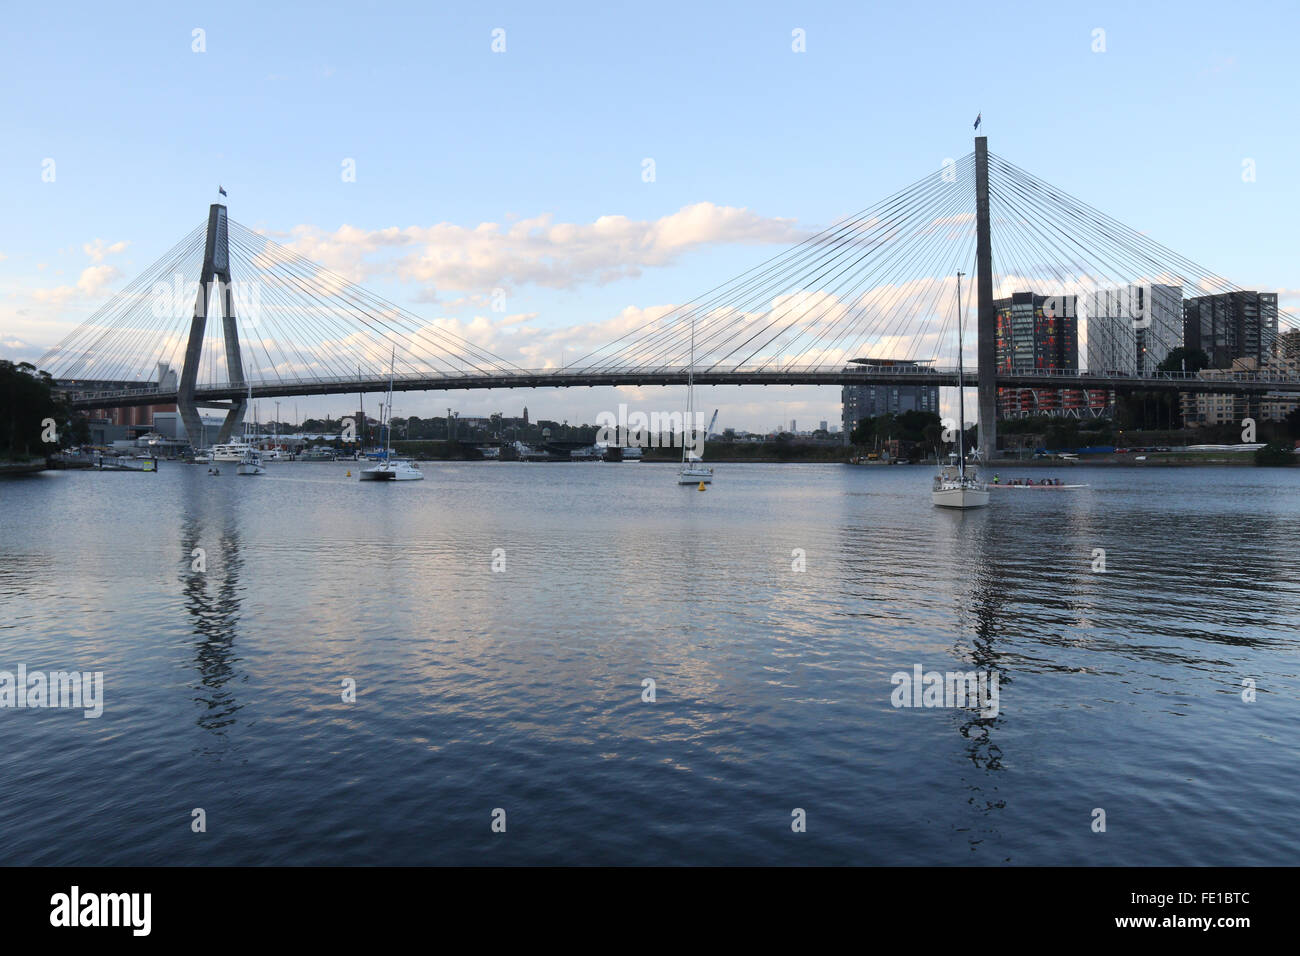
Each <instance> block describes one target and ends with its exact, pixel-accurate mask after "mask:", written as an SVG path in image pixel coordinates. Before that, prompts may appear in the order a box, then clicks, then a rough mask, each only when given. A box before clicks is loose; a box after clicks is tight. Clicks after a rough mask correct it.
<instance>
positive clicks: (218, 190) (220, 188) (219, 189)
mask: <svg viewBox="0 0 1300 956" xmlns="http://www.w3.org/2000/svg"><path fill="white" fill-rule="evenodd" d="M975 125H977V126H978V125H979V124H978V123H976V124H975ZM217 192H219V193H221V195H223V196H224V195H225V194H226V190H225V188H224V187H222V186H220V185H218V186H217Z"/></svg>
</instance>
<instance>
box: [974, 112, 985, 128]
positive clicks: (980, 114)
mask: <svg viewBox="0 0 1300 956" xmlns="http://www.w3.org/2000/svg"><path fill="white" fill-rule="evenodd" d="M983 115H984V114H983V113H976V114H975V128H976V129H979V128H980V117H981V116H983Z"/></svg>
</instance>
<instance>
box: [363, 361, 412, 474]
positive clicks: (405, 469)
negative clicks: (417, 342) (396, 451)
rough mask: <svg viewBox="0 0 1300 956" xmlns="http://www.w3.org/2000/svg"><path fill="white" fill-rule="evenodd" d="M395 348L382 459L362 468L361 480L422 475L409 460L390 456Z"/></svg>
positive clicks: (389, 367)
mask: <svg viewBox="0 0 1300 956" xmlns="http://www.w3.org/2000/svg"><path fill="white" fill-rule="evenodd" d="M396 356H397V349H393V358H392V359H390V360H389V365H388V428H386V429H385V434H384V460H383V461H381V462H379V463H378V464H377V465H374V466H372V467H370V468H363V469H362V470H361V473H360V475H359V478H360V480H361V481H419V480H420V479H422V478H423V477H424V472H422V471H420V469H419V468H416V467H415V466H414V465H413V464H411V463H410V462H409V461H406V460H405V459H402V458H393V457H392V444H393V363H394V361H395V360H396Z"/></svg>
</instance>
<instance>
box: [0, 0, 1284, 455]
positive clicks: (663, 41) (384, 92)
mask: <svg viewBox="0 0 1300 956" xmlns="http://www.w3.org/2000/svg"><path fill="white" fill-rule="evenodd" d="M1298 11H1300V8H1297V7H1296V5H1295V4H1294V3H1290V4H1288V3H1275V4H1250V3H1237V4H1222V3H1214V4H1209V3H1200V2H1195V0H1193V2H1190V3H1177V4H1173V3H1171V4H1156V3H1143V4H1133V3H1115V4H1111V3H1079V4H1042V3H1014V2H1013V3H998V4H971V3H945V2H938V3H927V4H912V5H908V4H874V3H873V4H866V3H847V2H845V3H808V2H799V3H766V2H746V3H734V4H733V3H709V4H701V3H692V4H685V3H683V4H674V3H659V2H657V3H654V4H637V5H630V4H629V5H611V4H597V3H591V4H577V3H562V2H551V3H547V4H545V5H544V7H543V6H542V5H536V4H524V3H519V4H500V3H498V4H491V3H489V4H481V3H445V4H431V3H428V2H422V3H376V4H367V3H330V2H320V3H313V4H310V5H307V4H302V5H298V4H279V3H275V4H266V3H259V4H249V3H239V2H232V3H227V4H222V5H220V6H217V7H213V6H211V5H206V4H193V5H187V4H183V3H174V2H173V3H163V4H149V3H133V4H129V5H120V4H119V5H109V6H105V5H102V4H94V5H92V4H58V3H51V4H43V5H33V4H22V5H14V6H11V7H10V8H9V9H8V10H7V11H6V28H5V31H4V33H3V35H2V36H0V89H2V90H4V94H3V95H4V99H5V104H4V111H3V116H4V120H3V131H4V135H3V137H2V141H3V143H2V145H0V210H3V212H2V214H0V357H3V358H8V359H11V360H28V361H35V360H36V359H37V358H38V357H39V356H40V355H41V354H43V353H44V352H45V351H46V349H48V348H49V347H51V346H52V345H54V344H55V343H57V342H58V341H59V340H60V339H61V338H62V337H63V336H64V335H66V334H67V333H68V332H69V331H71V330H72V329H73V328H75V327H76V326H77V325H78V324H79V323H80V322H82V321H83V320H84V319H86V318H87V317H88V316H89V315H90V314H91V313H92V312H93V311H94V310H95V309H96V308H97V307H98V306H100V305H102V304H103V303H104V302H105V301H106V300H107V299H108V298H109V297H111V296H112V295H113V294H114V293H115V292H117V291H118V290H120V289H122V288H123V286H125V285H126V283H127V282H129V281H130V279H131V278H133V277H134V276H135V275H137V274H138V273H139V272H140V271H142V270H143V269H144V268H145V267H146V266H147V265H148V264H149V263H151V262H153V261H154V260H155V259H156V258H157V257H158V256H160V255H161V254H162V253H163V252H165V251H166V250H167V249H169V248H170V247H171V246H172V245H173V244H175V243H176V242H177V241H178V240H179V239H180V238H181V237H182V236H184V235H185V234H186V233H188V232H189V231H190V230H191V229H192V228H193V227H194V226H196V225H197V224H199V223H200V222H201V221H203V220H204V219H205V217H206V211H207V206H208V204H209V203H210V202H214V201H217V200H218V199H219V198H220V197H218V195H217V192H216V190H217V185H218V184H220V185H222V186H224V187H225V189H226V191H227V193H228V198H227V199H224V200H222V201H224V202H226V203H227V205H228V206H229V209H230V215H231V217H232V218H234V219H236V220H238V221H239V222H241V223H243V224H245V225H247V226H249V227H251V228H254V229H258V230H264V231H266V232H267V233H269V234H270V235H273V236H275V237H276V238H277V239H279V241H282V242H286V243H288V244H289V245H290V246H292V247H293V248H295V249H296V250H298V251H299V252H301V253H302V254H303V255H305V256H307V257H308V258H311V259H313V260H315V261H317V262H320V263H321V264H323V265H325V266H327V267H329V268H331V269H334V270H336V271H339V272H341V273H342V274H344V275H345V276H347V277H348V278H350V279H353V280H355V281H358V282H360V283H361V284H362V285H364V286H366V287H367V288H369V289H372V290H374V291H375V292H377V293H379V294H381V295H383V296H384V297H386V298H388V299H390V300H392V301H394V302H396V303H398V304H399V305H401V306H403V307H405V308H406V309H408V310H409V311H411V312H412V313H414V314H416V315H418V316H420V317H421V318H424V319H427V320H429V321H438V322H439V323H440V324H444V326H445V327H449V328H457V329H460V330H461V331H462V332H463V333H464V334H466V335H468V336H469V337H470V338H471V339H473V340H475V341H478V342H482V343H484V344H485V345H487V347H489V348H492V350H493V351H496V352H498V354H502V355H503V356H505V357H507V358H511V359H512V360H516V361H518V362H519V363H520V364H524V365H526V366H528V367H539V366H541V365H544V364H552V365H555V364H560V363H562V362H564V361H566V360H568V359H572V358H573V356H574V355H575V354H581V353H582V352H584V351H586V350H587V349H588V348H590V347H593V346H595V345H599V344H601V343H602V342H603V341H604V339H601V338H600V336H601V335H605V336H606V338H608V339H612V338H613V337H614V335H615V334H617V332H616V331H615V330H619V329H624V328H627V327H629V326H630V325H632V324H635V323H636V322H637V321H640V320H642V319H643V318H644V317H645V316H646V315H650V314H655V310H659V311H662V310H664V309H666V308H668V307H671V306H673V305H676V304H680V303H683V302H687V301H690V300H691V299H693V298H695V297H696V296H698V295H699V294H700V293H702V292H704V291H706V290H708V289H710V288H712V287H713V286H715V285H717V284H718V283H719V282H721V281H723V280H724V279H727V278H730V277H731V276H733V275H736V274H738V273H740V272H742V271H744V270H745V269H747V268H749V267H750V266H753V265H755V264H757V263H758V262H760V261H762V260H764V259H767V258H768V257H770V256H772V255H775V254H776V253H778V252H779V251H780V250H782V249H783V248H785V247H786V246H788V245H790V244H792V242H794V241H797V240H798V239H799V238H801V237H802V236H805V235H807V234H809V233H810V232H811V231H813V230H817V229H821V228H824V227H825V226H827V225H829V224H831V223H832V222H834V221H836V220H837V219H838V218H840V217H841V216H844V215H846V214H848V213H850V212H853V211H855V210H858V209H861V208H863V207H866V206H868V205H870V204H872V203H874V202H875V201H876V200H878V199H881V198H883V197H884V196H887V195H889V194H890V193H892V192H894V191H896V190H897V189H899V188H901V187H903V186H905V185H907V184H909V183H912V182H914V181H916V180H917V179H918V178H920V177H921V176H923V175H925V174H927V173H929V172H931V171H933V170H935V169H937V168H939V167H940V166H941V164H942V163H943V162H944V160H945V159H948V158H952V157H961V156H963V155H965V154H966V153H968V152H969V151H970V150H971V149H972V148H973V142H972V137H973V135H974V134H973V132H972V122H973V120H974V118H975V116H976V115H977V114H981V115H982V117H983V121H982V125H981V129H980V132H981V133H983V134H986V135H987V136H988V137H989V145H990V149H992V150H993V151H994V152H996V153H998V154H1000V155H1001V156H1004V157H1006V158H1008V159H1010V160H1011V161H1013V162H1015V163H1016V164H1017V165H1019V166H1021V167H1023V168H1025V169H1027V170H1029V171H1031V172H1033V173H1034V174H1035V175H1037V176H1039V177H1041V178H1043V179H1045V180H1047V181H1049V182H1051V183H1053V184H1055V185H1057V186H1059V187H1061V188H1062V189H1064V190H1065V191H1067V192H1069V193H1071V194H1073V195H1074V196H1077V197H1079V198H1081V199H1083V200H1085V201H1087V202H1089V203H1090V204H1092V205H1094V206H1096V207H1098V208H1100V209H1103V210H1105V211H1106V212H1108V213H1110V214H1111V215H1113V216H1115V217H1116V218H1117V219H1119V220H1121V221H1123V222H1125V223H1127V224H1129V225H1131V226H1134V227H1135V228H1138V229H1141V230H1143V231H1144V232H1145V233H1147V234H1148V235H1150V236H1151V237H1153V238H1154V239H1156V240H1158V241H1160V242H1162V243H1164V244H1165V245H1168V246H1171V247H1173V248H1176V249H1177V250H1178V251H1180V252H1182V253H1183V254H1185V255H1186V256H1187V257H1188V258H1190V259H1192V260H1194V261H1196V262H1199V263H1202V264H1204V265H1206V266H1209V267H1210V268H1212V269H1213V270H1215V271H1216V272H1218V273H1219V274H1221V275H1224V276H1227V277H1228V278H1230V279H1231V280H1232V281H1234V282H1236V283H1237V284H1238V285H1241V286H1243V287H1246V288H1260V289H1269V290H1276V291H1279V292H1281V293H1282V301H1283V304H1284V305H1290V306H1295V305H1297V304H1300V275H1297V269H1298V268H1300V267H1298V266H1297V264H1296V259H1295V256H1294V255H1293V251H1294V245H1295V240H1294V238H1293V236H1294V224H1295V222H1296V221H1297V214H1298V213H1300V189H1297V188H1296V184H1297V183H1298V182H1300V127H1297V125H1296V123H1295V120H1294V117H1295V103H1296V94H1297V87H1298V86H1300V84H1298V83H1297V81H1296V80H1295V78H1294V75H1293V65H1292V60H1293V55H1294V44H1295V40H1296V35H1297V29H1296V28H1297V26H1298V25H1300V12H1298ZM195 31H201V32H200V33H197V34H196V32H195ZM494 31H504V33H503V34H502V33H499V32H494ZM796 31H802V33H801V34H796ZM800 36H801V37H802V39H803V44H802V45H803V49H802V50H797V49H796V47H797V46H799V43H798V42H797V40H798V39H799V37H800ZM503 40H504V50H502V49H500V48H501V46H502V41H503ZM200 41H201V42H200ZM494 42H495V44H496V46H497V48H498V49H497V50H495V51H494V49H493V45H494ZM199 47H201V48H202V49H198V48H199ZM646 160H653V164H654V176H653V180H652V181H647V179H646V176H645V175H644V171H645V169H646V165H645V161H646ZM349 161H351V168H352V169H353V170H354V171H355V176H354V177H353V178H352V179H351V180H349V178H348V177H347V176H346V175H345V172H346V171H347V169H348V163H349ZM1247 164H1249V167H1250V168H1251V169H1253V176H1247V175H1244V171H1245V170H1246V169H1247ZM395 243H396V244H398V245H397V246H396V247H395ZM395 248H400V253H401V254H398V255H394V249H395ZM495 290H504V296H505V303H506V307H505V308H504V310H501V311H494V310H492V309H491V308H490V306H489V302H490V301H491V296H492V294H493V292H494V291H495ZM611 332H612V333H614V334H610V333H611ZM968 354H969V353H968ZM954 394H955V393H954ZM681 400H682V399H681V390H680V389H662V388H654V389H640V390H638V389H618V390H615V389H590V390H588V389H581V390H568V391H564V390H561V391H539V392H509V391H490V392H488V391H484V392H467V393H453V394H450V395H448V394H447V393H428V394H420V395H416V394H411V395H404V396H402V397H401V400H400V402H399V407H398V409H397V414H399V415H410V414H418V415H431V414H440V413H442V412H443V410H444V409H446V408H447V407H448V405H450V406H451V407H453V408H455V409H456V410H458V411H459V412H460V413H461V414H462V415H466V416H470V415H486V414H490V413H491V412H494V411H502V412H504V413H505V414H507V415H517V414H519V412H520V410H521V409H522V407H523V406H524V405H528V406H529V413H530V417H532V418H533V419H534V420H535V419H538V418H555V419H557V420H563V419H567V420H568V421H570V422H580V421H586V422H591V421H594V420H595V416H596V413H597V412H599V411H602V410H612V409H616V408H617V405H618V404H619V403H620V402H628V403H630V404H632V405H634V406H637V407H642V408H645V409H646V410H647V411H648V410H651V409H664V410H668V409H672V408H676V407H679V406H680V404H681ZM700 403H701V405H708V406H709V407H710V408H712V407H717V408H719V409H720V414H719V423H718V427H719V428H724V427H734V428H744V429H754V430H767V429H770V428H772V427H773V426H775V425H777V424H778V423H788V422H789V421H790V420H791V419H796V420H797V421H798V422H799V427H800V428H801V429H803V428H808V427H812V426H814V425H815V424H816V423H817V422H818V421H820V420H823V419H825V420H828V421H830V422H837V421H838V420H839V415H840V413H839V408H840V404H839V390H838V389H834V388H814V387H796V388H789V387H786V388H774V387H767V388H757V387H750V388H740V389H736V388H731V389H728V388H710V389H708V390H707V391H706V392H705V394H704V395H703V397H702V398H701V400H700ZM296 404H297V406H298V408H299V410H300V413H301V414H303V415H306V414H308V413H317V412H331V413H333V414H336V415H337V414H343V413H345V412H347V411H351V408H350V407H349V406H350V404H352V402H351V400H349V399H347V398H344V397H339V398H335V399H312V400H306V399H303V400H301V401H298V402H297V403H296ZM267 411H268V410H267V409H262V415H261V417H262V418H263V420H265V419H266V418H267V417H268V414H267ZM283 413H284V409H283V400H282V414H283Z"/></svg>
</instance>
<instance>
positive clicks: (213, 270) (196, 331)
mask: <svg viewBox="0 0 1300 956" xmlns="http://www.w3.org/2000/svg"><path fill="white" fill-rule="evenodd" d="M214 279H215V280H217V287H216V292H217V297H218V299H219V300H220V302H221V324H222V335H223V338H224V339H225V343H226V371H227V375H228V377H229V380H230V382H231V384H234V385H243V384H244V363H243V359H242V358H241V357H240V353H239V329H238V328H237V327H236V325H235V300H234V297H233V294H232V290H231V287H230V242H229V226H228V222H227V219H226V207H225V206H223V205H221V204H220V203H213V204H212V206H211V207H210V208H209V209H208V237H207V242H206V243H205V244H204V247H203V271H202V273H201V274H200V276H199V291H198V295H197V296H196V297H195V300H194V317H193V318H192V319H191V321H190V338H189V344H188V345H187V346H186V348H185V365H184V366H183V367H182V369H181V379H180V385H179V387H178V389H177V395H176V407H177V409H178V410H179V411H180V415H181V421H183V422H184V423H185V433H186V435H187V436H188V437H189V440H190V444H191V445H192V446H193V447H194V448H196V449H197V448H199V447H201V446H202V445H203V419H202V418H201V417H200V416H199V405H200V404H201V405H202V406H203V407H204V408H224V409H226V420H225V421H224V422H222V423H221V431H220V432H219V433H218V434H217V441H218V442H219V443H220V442H227V441H229V440H230V436H231V435H232V434H234V431H235V429H236V428H238V427H239V426H240V425H241V424H242V423H243V421H244V413H245V411H247V409H248V399H247V398H244V397H242V396H241V397H240V398H238V399H235V400H232V401H229V402H213V401H204V402H202V403H199V402H196V401H195V399H194V387H195V385H196V383H197V382H198V377H199V362H200V359H201V357H202V353H203V333H204V329H205V328H206V326H207V313H208V303H209V302H210V301H211V293H212V291H213V290H212V282H213V280H214Z"/></svg>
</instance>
